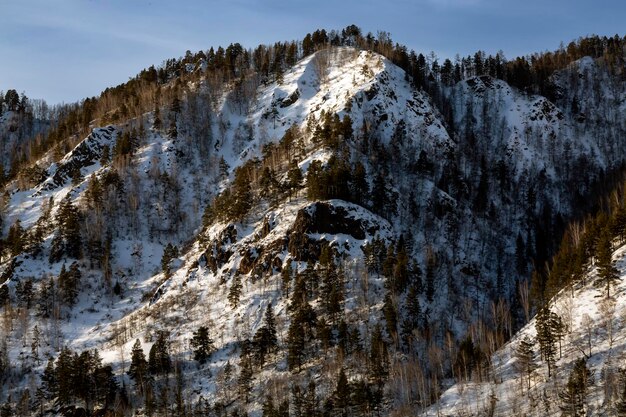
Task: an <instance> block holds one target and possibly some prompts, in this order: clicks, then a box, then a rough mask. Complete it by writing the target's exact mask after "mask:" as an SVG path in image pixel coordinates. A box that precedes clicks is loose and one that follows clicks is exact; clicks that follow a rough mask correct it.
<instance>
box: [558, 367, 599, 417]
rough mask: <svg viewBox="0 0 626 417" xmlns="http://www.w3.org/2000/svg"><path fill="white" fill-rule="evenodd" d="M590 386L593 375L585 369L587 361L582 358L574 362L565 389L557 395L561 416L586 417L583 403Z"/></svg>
mask: <svg viewBox="0 0 626 417" xmlns="http://www.w3.org/2000/svg"><path fill="white" fill-rule="evenodd" d="M592 384H593V373H592V372H591V371H590V370H589V368H587V361H586V360H585V359H584V358H580V359H578V360H576V362H575V363H574V369H572V371H571V372H570V375H569V378H568V380H567V384H566V385H565V389H564V390H563V391H562V392H561V393H560V394H559V397H560V399H561V402H562V404H561V406H560V407H561V411H562V415H563V416H566V417H582V416H585V415H587V413H586V410H585V405H586V404H585V403H586V399H587V392H588V389H589V387H590V386H591V385H592Z"/></svg>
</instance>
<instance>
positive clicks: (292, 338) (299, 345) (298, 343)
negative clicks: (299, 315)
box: [287, 319, 306, 372]
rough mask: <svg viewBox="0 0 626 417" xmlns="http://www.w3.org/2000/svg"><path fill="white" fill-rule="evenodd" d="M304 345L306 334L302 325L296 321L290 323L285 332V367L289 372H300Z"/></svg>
mask: <svg viewBox="0 0 626 417" xmlns="http://www.w3.org/2000/svg"><path fill="white" fill-rule="evenodd" d="M305 345H306V334H305V331H304V327H303V326H302V323H299V321H298V320H293V319H292V321H291V324H290V325H289V330H288V331H287V365H288V366H289V370H291V371H293V370H295V369H297V370H298V372H300V368H301V367H302V364H303V362H304V348H305Z"/></svg>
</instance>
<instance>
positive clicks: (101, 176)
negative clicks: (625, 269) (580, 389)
mask: <svg viewBox="0 0 626 417" xmlns="http://www.w3.org/2000/svg"><path fill="white" fill-rule="evenodd" d="M199 68H201V70H202V68H204V66H202V65H200V66H199ZM204 71H207V74H208V70H206V69H204ZM551 80H552V81H551V82H552V84H553V85H554V91H555V95H554V97H551V99H548V98H546V97H543V96H539V95H535V94H530V93H526V92H522V91H520V90H518V89H516V88H515V87H511V86H510V85H509V84H507V83H506V82H505V81H502V80H498V79H495V78H492V77H489V76H475V77H468V78H467V79H464V80H462V81H460V82H458V83H456V84H455V85H452V86H446V85H443V84H437V82H436V81H433V82H432V86H434V87H431V88H430V89H428V90H422V89H417V88H415V87H414V85H413V84H412V82H411V79H410V76H409V75H407V74H406V73H405V71H404V70H402V69H401V68H400V67H398V66H396V65H395V64H393V63H392V62H391V61H390V60H389V59H387V58H385V57H384V56H382V55H379V54H377V53H375V52H372V51H370V50H360V49H357V48H354V47H351V46H341V47H332V48H325V49H321V50H319V51H317V52H315V53H313V54H310V55H308V56H306V57H304V58H302V59H301V60H299V61H298V62H297V63H296V64H295V65H293V66H291V67H289V68H287V69H286V70H285V71H284V72H281V73H280V75H279V76H276V77H274V78H263V77H261V76H258V75H254V74H253V75H250V74H248V75H247V76H246V77H241V78H240V79H237V80H235V81H230V82H227V81H225V82H223V83H221V84H220V83H217V84H216V82H215V81H214V79H212V78H211V77H210V76H209V75H206V76H205V77H198V78H196V79H194V80H193V82H192V81H189V82H188V83H187V84H186V85H185V86H184V87H180V84H182V83H181V82H180V80H178V81H176V80H170V81H168V83H166V84H164V85H163V86H162V87H159V88H160V89H162V90H163V92H161V90H159V94H163V95H165V94H170V95H173V96H174V97H176V101H175V102H172V103H161V105H160V106H159V105H157V108H156V109H155V111H152V112H148V113H145V114H142V115H140V116H138V117H135V118H130V119H128V120H124V121H123V122H122V123H114V124H109V125H106V126H101V127H95V128H94V129H93V130H92V132H91V133H90V134H89V135H88V136H87V137H86V138H85V139H84V140H82V141H81V142H80V143H79V144H78V145H77V146H75V147H74V148H73V149H72V150H71V151H70V152H69V153H67V154H66V155H64V156H62V157H61V158H57V157H55V155H54V151H50V152H49V153H47V154H46V155H44V156H43V157H41V158H40V159H39V160H37V161H36V162H35V163H34V164H33V165H32V167H31V173H32V172H34V173H35V174H34V175H32V176H31V178H32V179H31V181H30V182H26V183H25V182H24V181H17V180H16V181H13V182H12V183H10V184H9V185H8V186H7V191H8V192H7V194H6V197H5V202H6V209H5V210H4V213H3V225H4V232H5V236H7V238H6V239H5V249H4V252H3V254H4V257H3V259H2V261H3V264H2V276H1V278H0V281H1V283H0V285H1V287H0V288H1V289H2V290H1V291H2V292H0V296H1V295H3V294H4V295H3V297H4V298H2V299H1V300H2V302H3V303H4V305H5V306H4V307H3V310H2V311H3V315H4V317H5V320H4V321H3V325H2V328H1V329H2V330H1V331H2V333H1V334H2V336H3V340H5V342H6V343H5V345H4V346H5V347H3V355H4V356H3V357H2V360H1V361H0V364H1V365H2V366H1V367H0V369H1V370H2V373H1V374H2V375H3V378H4V381H5V383H4V384H3V388H2V389H1V390H0V400H4V401H5V402H7V403H8V404H9V405H10V406H14V407H17V406H18V402H19V401H18V400H17V399H16V398H22V397H23V396H24V395H25V394H24V392H25V390H26V389H28V390H29V393H30V394H29V395H30V398H31V400H32V402H33V404H34V403H35V402H34V399H33V398H34V394H33V393H34V392H36V391H37V387H41V389H40V392H41V397H40V398H39V399H38V400H37V404H38V405H39V406H41V407H46V409H50V410H58V406H59V405H68V404H69V403H67V402H63V401H60V400H59V392H58V391H50V389H49V384H50V383H49V382H47V381H48V380H49V378H48V377H49V375H50V374H46V373H45V372H48V370H47V369H48V368H49V367H50V364H53V363H56V364H57V366H60V365H58V364H59V360H58V359H57V362H54V360H55V358H58V357H59V352H60V351H61V350H62V348H63V347H67V348H69V349H71V350H73V351H76V352H83V351H86V350H87V349H97V350H98V352H99V356H100V357H101V358H102V361H103V363H106V364H110V365H111V366H112V368H111V371H112V373H113V374H114V377H115V378H116V381H117V382H118V388H117V391H115V392H116V394H115V395H114V397H115V396H116V398H117V400H116V401H118V403H117V404H119V403H120V402H122V400H121V399H120V398H122V397H124V396H125V399H124V400H123V401H126V402H127V403H128V409H132V410H136V411H135V412H137V413H146V414H149V413H154V412H155V409H158V412H159V413H164V412H166V411H165V410H166V409H170V406H169V404H178V405H177V406H176V407H178V408H177V410H178V411H177V412H180V407H183V406H184V407H186V409H188V410H196V409H199V408H202V407H204V408H203V409H206V410H208V409H210V410H211V411H210V412H212V413H216V415H226V414H219V413H221V412H223V411H217V410H218V409H219V410H224V409H226V410H227V411H226V412H228V413H234V412H237V413H243V412H248V413H249V414H250V415H255V416H256V415H259V416H260V415H269V414H264V412H265V411H263V409H265V408H266V407H267V404H265V406H264V405H263V404H264V403H268V400H267V396H268V395H271V396H272V398H273V400H274V401H275V402H276V405H277V407H278V404H279V403H280V402H282V401H283V400H287V401H288V402H289V403H290V407H291V412H292V414H294V413H297V412H296V410H295V408H294V407H300V406H302V407H305V405H302V404H304V403H306V402H307V401H309V403H310V401H313V404H314V405H313V407H314V408H318V409H319V410H322V409H324V410H326V409H328V410H327V411H328V412H329V413H331V412H335V413H339V412H341V410H343V411H345V412H348V410H350V412H351V413H353V415H369V414H368V413H370V414H371V413H374V412H382V413H384V414H388V415H412V414H415V413H417V412H421V411H423V410H425V409H426V407H427V406H428V405H429V404H430V403H431V402H432V401H434V400H435V399H436V397H437V396H438V394H439V388H440V387H441V386H442V385H443V386H446V387H447V386H450V385H451V382H452V378H453V377H454V376H455V375H454V374H453V373H454V371H453V370H454V368H455V365H454V362H455V360H456V358H455V357H454V354H455V352H456V351H457V350H456V348H454V347H455V346H456V345H458V344H459V343H460V342H461V341H463V340H465V339H467V338H468V337H470V336H471V335H473V334H476V331H477V330H476V329H477V328H481V329H489V330H488V331H487V332H491V333H490V334H493V335H494V338H496V339H498V340H501V339H503V338H506V337H508V335H510V334H511V333H512V331H513V329H514V328H515V327H516V326H517V325H519V324H520V323H521V321H523V319H522V311H521V309H520V308H519V307H516V305H517V306H519V302H520V300H519V296H518V294H519V292H518V286H519V282H523V281H524V280H526V279H527V278H528V275H529V273H530V265H531V261H532V260H535V261H537V262H539V261H545V260H547V259H546V256H548V255H549V254H552V253H554V251H555V250H556V247H557V245H558V243H559V241H558V240H559V239H560V235H561V234H562V232H563V230H564V229H565V225H566V223H567V222H568V221H569V220H572V219H574V218H575V217H577V216H580V215H581V214H584V213H585V212H587V211H588V210H589V209H591V208H592V207H594V204H595V200H594V199H595V198H596V197H597V195H600V194H601V193H602V192H601V191H598V190H597V189H596V186H597V185H598V184H599V183H601V184H603V186H605V187H606V186H608V185H607V184H609V183H610V181H609V179H610V176H611V175H613V174H614V173H616V172H618V170H619V169H621V167H622V165H623V163H624V161H625V160H626V152H624V151H623V150H624V149H626V147H625V145H626V143H625V142H626V104H625V103H626V84H625V83H624V81H622V80H621V79H620V77H619V76H616V75H615V74H613V73H611V72H610V71H608V70H607V69H606V67H605V66H604V65H603V63H602V62H599V61H596V60H593V59H591V58H583V59H580V60H578V61H574V62H573V63H571V64H570V65H569V66H568V67H566V68H565V69H563V70H561V71H558V72H556V73H554V74H553V75H552V78H551ZM216 85H217V87H216ZM177 91H182V93H180V94H178V93H176V92H177ZM57 152H58V151H57ZM296 173H299V174H301V176H302V179H299V176H298V175H296ZM294 178H296V179H295V180H294ZM314 184H315V185H314ZM320 184H321V185H320ZM319 196H323V197H319ZM242 207H243V208H242ZM16 236H18V237H19V239H17V238H16ZM76 240H78V243H76V242H75V241H76ZM72 268H73V269H72ZM70 269H71V270H72V271H76V270H78V271H80V273H79V275H80V278H78V279H76V281H71V279H69V278H67V275H66V274H67V271H68V270H70ZM61 276H62V277H63V278H61ZM68 282H69V283H70V284H68ZM25 286H30V287H29V288H31V290H30V291H32V293H31V296H30V297H28V296H25V295H24V294H25V291H26V290H25V289H24V287H25ZM74 287H75V288H74ZM585 288H586V287H585ZM577 291H579V292H580V293H581V294H587V292H585V291H586V290H585V289H584V288H583V289H579V290H577ZM51 294H53V295H51ZM294 294H295V295H294ZM620 294H621V293H620ZM617 297H619V296H618V295H616V298H617ZM620 302H621V301H620ZM337 306H338V307H337ZM270 309H271V310H272V311H273V314H274V315H275V329H276V337H277V343H276V344H275V345H271V346H269V347H267V352H266V351H261V350H260V349H262V346H264V345H262V342H263V341H264V340H265V339H263V337H265V336H264V335H266V333H264V332H266V331H267V328H268V323H267V311H268V310H270ZM574 313H575V312H574ZM574 313H572V317H577V316H576V315H575V314H574ZM499 314H506V315H507V317H508V324H507V326H505V327H501V326H500V325H499V319H500V317H499ZM590 314H591V313H590ZM202 327H207V328H208V331H209V334H210V337H211V338H212V339H213V351H212V352H211V355H210V358H209V360H208V361H207V362H206V363H198V362H197V361H195V360H194V351H195V350H197V346H196V345H195V344H194V343H196V342H195V341H194V340H196V339H195V337H196V335H197V332H198V331H199V329H200V328H202ZM532 328H533V327H532V322H531V323H530V324H527V325H526V327H524V329H523V332H532V330H529V329H532ZM264 329H265V330H264ZM572 329H574V330H573V333H572V334H574V333H576V330H575V329H576V328H575V327H572ZM299 331H301V332H302V333H299ZM468 335H469V336H468ZM162 337H165V340H166V341H167V343H166V344H167V351H168V353H169V357H170V358H171V360H172V362H173V366H172V372H173V374H174V375H175V377H174V378H170V377H169V376H168V375H169V373H165V375H163V374H162V373H161V372H157V371H150V372H151V376H150V378H149V380H150V382H149V383H148V382H146V384H148V385H150V388H149V389H147V388H146V386H144V383H143V382H142V383H141V384H139V382H138V379H137V376H136V373H133V372H135V371H131V375H129V374H128V371H129V370H130V369H134V370H136V359H137V357H136V353H137V349H135V347H136V345H135V343H136V340H139V344H138V346H140V347H141V348H142V349H143V351H145V354H146V357H148V356H150V362H151V363H153V362H152V361H153V359H154V358H153V357H152V353H151V354H150V355H148V352H149V351H150V352H152V351H154V350H155V346H158V345H159V343H160V342H159V340H161V339H160V338H162ZM516 340H518V338H517V336H516V338H514V339H513V340H512V341H511V342H510V343H511V345H510V346H513V345H514V344H515V341H516ZM494 343H496V342H494ZM383 345H384V348H383ZM507 346H509V345H507ZM263 349H265V348H263ZM298 349H299V350H298ZM506 349H507V348H505V350H504V351H503V352H506ZM260 352H262V353H260ZM568 352H569V351H568ZM155 354H156V353H155ZM259 357H261V358H262V359H259ZM47 358H49V359H47ZM499 358H500V359H501V361H500V362H498V363H502V364H504V363H506V360H507V357H506V353H503V354H501V355H500V356H499ZM567 358H569V359H563V363H566V362H567V363H569V362H570V361H571V360H572V358H571V357H570V356H567ZM131 363H133V364H135V365H133V366H135V367H132V366H131ZM494 363H496V361H494ZM151 366H152V365H151ZM502 366H504V365H502ZM565 368H566V366H563V369H565ZM497 369H500V370H498V371H497V372H499V374H498V375H500V376H496V377H497V378H501V379H503V380H506V381H508V379H507V378H508V376H509V375H510V374H511V373H510V372H508V371H506V370H505V369H504V368H497ZM503 369H504V370H503ZM52 370H53V371H54V366H53V367H52ZM44 371H45V372H44ZM57 371H58V370H57ZM50 372H52V371H50ZM59 372H60V371H59ZM559 372H561V371H559ZM563 372H565V371H563ZM250 373H251V375H250ZM42 375H44V376H43V377H42ZM46 375H48V376H46ZM341 375H344V376H346V378H345V379H346V382H345V383H344V382H342V381H343V379H342V377H341ZM511 375H512V374H511ZM146 378H147V375H146ZM494 378H495V377H494ZM246 379H248V380H249V379H252V380H253V381H254V382H253V383H251V382H249V381H248V383H247V385H246ZM536 379H537V381H538V380H539V379H540V373H537V375H536ZM147 380H148V378H147V379H146V381H147ZM311 382H313V383H314V385H312V386H311V385H310V383H311ZM507 383H508V382H503V383H502V385H497V386H496V387H495V388H493V387H492V386H490V385H488V384H487V383H483V384H476V385H472V384H470V383H467V384H464V385H463V386H462V388H459V387H461V385H456V386H454V387H453V388H450V389H449V390H448V391H446V392H445V393H444V395H443V397H442V398H443V401H444V402H443V403H442V405H440V406H433V407H439V408H431V409H429V410H428V411H427V412H431V411H432V410H435V411H434V412H435V413H437V412H439V411H438V410H440V409H445V410H449V411H446V412H448V413H449V414H450V413H451V415H454V413H457V412H461V409H460V408H458V407H457V408H448V407H453V406H454V404H461V403H463V407H465V403H464V402H463V401H466V399H468V400H467V401H470V402H474V401H475V402H476V404H478V403H480V407H482V406H483V404H484V403H485V402H487V401H488V398H491V397H489V396H488V394H485V395H484V396H482V397H481V395H482V394H480V395H479V394H476V392H487V391H489V390H495V391H498V390H505V388H506V387H508V385H506V384H507ZM514 383H518V382H516V381H513V382H510V384H514ZM46 384H48V385H46ZM342 384H343V385H342ZM537 384H538V382H537ZM140 385H141V386H140ZM537 386H539V385H537ZM311 387H312V388H311ZM340 389H347V390H348V391H347V392H348V397H349V398H350V400H349V401H348V402H347V403H346V404H344V405H341V406H340V405H339V404H342V403H341V395H339V394H338V393H340V392H341V391H340ZM471 389H473V390H474V391H471ZM46 390H48V391H46ZM311 390H312V394H311ZM461 390H464V392H465V393H468V394H467V397H464V396H463V395H461V394H460V391H461ZM305 392H308V394H305ZM470 392H474V393H473V394H470ZM498 392H500V391H498ZM299 395H300V396H301V397H299ZM307 395H308V396H309V397H307ZM455 396H456V397H455ZM457 397H458V398H459V400H458V401H459V402H458V403H455V402H454V401H456V398H457ZM496 397H497V398H498V399H499V400H500V398H504V394H501V395H500V394H496ZM529 397H530V396H529ZM76 398H79V397H78V394H77V396H76ZM90 398H91V397H90ZM107 398H108V397H107ZM156 398H161V399H162V400H159V401H161V402H158V401H156V400H155V401H153V399H156ZM305 398H308V399H307V400H306V401H305ZM31 400H29V401H31ZM90 401H92V400H91V399H90V400H87V399H83V398H79V399H77V400H76V401H70V403H72V404H77V405H80V406H84V407H86V408H90V407H91V406H92V405H93V404H91V403H90ZM298 401H301V402H303V403H302V404H300V405H298ZM506 401H508V400H504V399H502V400H501V403H498V407H500V404H502V407H504V408H502V410H505V409H506V406H507V405H511V404H509V403H508V402H506ZM157 403H158V405H157ZM181 403H182V404H184V405H183V406H181ZM315 403H317V404H318V405H317V406H316V405H315ZM524 404H525V403H524ZM309 405H310V404H309ZM512 406H513V405H511V407H512ZM151 407H152V408H151ZM172 407H173V406H172ZM220 407H222V408H220ZM476 407H478V405H477V406H476ZM519 407H522V405H520V406H519ZM523 407H526V406H525V405H524V406H523ZM521 409H525V408H521ZM598 409H599V408H598ZM333 410H334V411H333ZM481 410H482V408H481ZM498 410H500V408H498ZM190 412H191V411H190ZM463 412H464V411H463ZM207 413H208V411H207ZM149 415H150V414H149ZM231 415H232V414H231ZM294 415H296V414H294ZM305 415H308V414H305ZM538 415H539V414H538Z"/></svg>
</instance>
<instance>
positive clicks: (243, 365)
mask: <svg viewBox="0 0 626 417" xmlns="http://www.w3.org/2000/svg"><path fill="white" fill-rule="evenodd" d="M253 380H254V371H253V369H252V343H251V342H250V341H249V340H247V339H246V340H244V341H243V342H241V353H240V354H239V378H238V379H237V385H238V386H239V396H240V398H241V399H242V400H243V401H244V402H245V403H246V404H247V403H248V401H249V400H250V392H251V391H252V382H253Z"/></svg>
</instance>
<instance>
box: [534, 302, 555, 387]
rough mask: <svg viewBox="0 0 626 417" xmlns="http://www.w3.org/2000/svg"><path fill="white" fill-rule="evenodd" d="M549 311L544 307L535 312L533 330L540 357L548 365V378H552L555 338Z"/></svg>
mask: <svg viewBox="0 0 626 417" xmlns="http://www.w3.org/2000/svg"><path fill="white" fill-rule="evenodd" d="M550 313H551V311H550V309H549V308H547V307H544V308H542V309H540V310H539V312H537V316H536V317H535V328H536V329H537V341H538V342H539V350H540V352H541V357H542V359H543V360H544V362H546V364H547V365H548V377H551V376H552V368H553V366H554V362H555V361H556V353H557V347H556V342H557V338H556V336H555V335H554V331H553V330H554V329H553V326H551V323H550V321H551V320H550V316H551V314H550Z"/></svg>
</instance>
